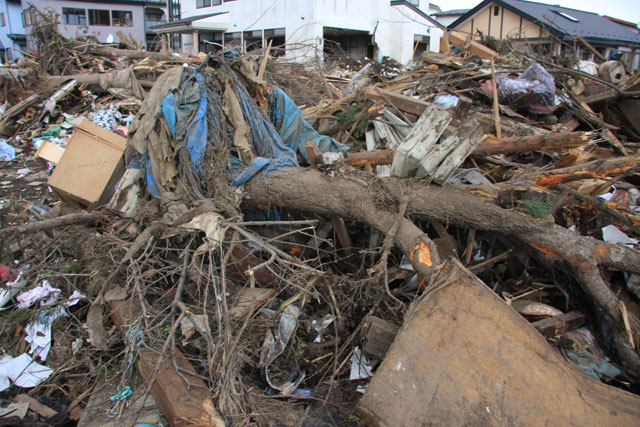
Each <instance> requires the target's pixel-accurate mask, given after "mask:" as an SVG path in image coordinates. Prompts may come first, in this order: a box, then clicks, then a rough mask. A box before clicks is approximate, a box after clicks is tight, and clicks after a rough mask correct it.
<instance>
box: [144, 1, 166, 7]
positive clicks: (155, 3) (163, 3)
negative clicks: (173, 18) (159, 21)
mask: <svg viewBox="0 0 640 427" xmlns="http://www.w3.org/2000/svg"><path fill="white" fill-rule="evenodd" d="M144 4H145V5H146V6H160V7H167V0H144Z"/></svg>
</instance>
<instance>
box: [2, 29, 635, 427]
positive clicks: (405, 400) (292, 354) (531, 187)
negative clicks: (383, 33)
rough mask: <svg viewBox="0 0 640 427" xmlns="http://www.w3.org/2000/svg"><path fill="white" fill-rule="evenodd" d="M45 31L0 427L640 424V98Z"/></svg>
mask: <svg viewBox="0 0 640 427" xmlns="http://www.w3.org/2000/svg"><path fill="white" fill-rule="evenodd" d="M51 19H53V18H51ZM43 22H44V23H43V24H42V27H40V28H39V31H40V33H41V34H43V37H46V38H48V39H50V40H52V41H53V42H52V43H41V44H40V45H39V49H41V50H36V51H34V52H33V53H32V55H33V56H32V58H31V59H30V60H27V61H25V63H24V64H22V68H11V67H5V68H3V69H2V70H0V71H2V73H0V75H1V76H2V78H3V80H2V81H3V83H4V82H6V80H5V77H6V78H11V79H12V78H17V79H18V81H21V82H22V83H21V84H23V85H24V86H25V91H24V92H23V93H21V94H20V96H18V97H13V98H11V99H5V101H6V103H7V104H6V108H5V110H4V112H3V114H2V116H1V117H0V127H1V129H0V132H1V133H2V137H3V138H5V139H4V140H3V141H2V145H0V148H1V151H0V152H1V153H2V159H3V160H0V173H1V174H2V180H1V181H0V185H1V187H0V215H1V221H2V229H0V237H1V240H2V245H1V249H2V252H1V255H2V256H1V258H0V262H1V263H2V264H3V265H2V266H1V268H0V277H1V280H2V288H1V291H0V292H1V294H0V308H1V309H2V312H1V313H0V328H1V330H2V332H3V333H2V337H3V338H2V341H1V344H0V347H1V348H2V349H3V351H4V355H3V357H2V358H1V359H0V387H1V388H2V395H0V398H1V400H0V406H1V407H2V409H0V411H2V412H1V413H0V417H1V418H0V419H2V420H3V421H5V419H7V420H9V419H12V420H13V422H19V421H16V419H14V418H12V417H18V418H19V419H24V420H26V422H34V423H35V422H38V421H42V422H47V423H49V424H54V425H63V424H64V425H75V424H76V423H78V424H79V425H94V424H95V425H106V424H107V423H108V422H120V423H123V424H130V425H135V424H137V423H141V422H142V421H143V420H144V422H145V423H150V424H155V425H159V424H160V423H165V422H166V423H168V424H169V425H218V426H223V425H227V424H229V425H272V424H279V425H352V424H353V425H357V424H359V423H361V422H368V423H371V424H376V425H378V424H380V425H382V424H401V425H415V424H419V423H426V422H427V421H428V422H430V423H434V424H470V423H483V424H484V423H487V424H514V423H517V424H539V423H540V420H541V419H542V420H544V421H543V423H545V424H568V423H575V422H576V421H575V420H582V421H583V422H584V423H592V422H593V421H592V420H594V419H595V420H599V421H601V423H603V424H604V423H611V422H612V421H613V422H617V423H620V424H622V423H624V424H632V423H635V422H636V421H635V420H637V419H638V415H639V409H638V408H640V405H638V402H639V398H638V396H637V393H638V392H639V391H640V389H639V388H638V385H639V384H640V383H639V379H640V358H639V356H638V337H639V331H640V321H639V319H640V305H639V304H638V298H640V279H639V277H640V253H639V252H638V251H637V249H636V246H637V245H638V242H639V239H640V227H639V225H640V216H639V215H640V208H639V207H638V203H639V201H638V199H639V197H640V190H639V189H638V188H637V186H638V184H639V182H638V175H637V174H638V170H637V165H638V149H639V148H640V146H639V145H638V141H640V135H639V134H640V132H639V130H638V128H637V125H638V121H637V112H638V111H640V108H639V104H640V100H638V95H640V91H638V87H639V85H640V74H638V73H637V72H636V73H635V74H631V75H627V74H626V73H625V78H624V79H620V78H619V76H620V74H621V73H622V72H621V71H620V69H619V68H616V67H615V64H609V63H603V64H599V65H598V64H595V63H592V64H584V63H577V62H576V63H575V64H570V63H569V64H568V63H567V61H566V58H564V59H563V60H562V61H561V60H559V59H557V58H555V59H554V58H539V57H536V56H534V55H533V54H523V53H519V52H515V51H512V50H510V49H509V46H508V45H507V46H506V47H504V48H505V49H507V50H506V51H505V52H504V53H503V54H500V55H499V54H497V53H496V52H494V51H492V50H491V49H489V48H488V47H486V46H484V45H482V44H480V43H477V42H473V43H460V42H458V41H457V39H456V34H451V35H449V36H450V37H449V41H451V42H452V43H453V44H458V45H461V46H460V48H457V49H456V51H457V52H458V53H454V52H453V51H451V52H450V51H448V50H447V51H446V52H445V53H434V52H424V53H423V54H422V55H421V56H420V58H415V60H414V61H413V63H412V65H411V67H410V68H409V69H407V70H405V71H401V70H400V69H399V67H398V66H395V65H393V64H388V63H387V64H386V65H384V66H380V65H379V64H376V63H372V62H369V63H358V64H356V65H357V67H354V63H353V62H352V61H343V62H342V63H340V61H338V62H337V63H335V64H330V63H327V64H316V65H313V64H307V65H304V66H303V65H300V64H291V63H287V62H286V61H285V59H284V58H272V57H270V55H269V53H268V49H267V52H265V53H266V54H263V55H258V54H256V51H254V52H252V54H251V55H243V54H241V53H240V52H239V51H238V50H234V49H232V50H227V51H224V52H219V53H218V54H216V55H210V56H205V55H201V56H198V57H195V58H184V57H180V56H177V55H175V54H171V53H168V52H160V53H151V52H145V51H142V50H132V49H118V48H114V47H111V46H99V45H95V44H93V43H90V42H88V41H82V40H64V39H62V38H61V37H60V35H59V34H57V32H56V31H55V26H54V25H51V22H52V21H47V20H45V19H44V18H43ZM40 33H39V34H40ZM129 42H131V41H129ZM128 47H129V48H131V47H135V46H128ZM46 49H55V52H54V53H55V55H56V57H55V60H53V61H52V62H50V63H47V64H45V63H43V62H42V61H43V60H44V59H43V58H44V56H43V55H45V53H44V52H45V51H46ZM47 52H48V51H47ZM49 53H50V52H49ZM33 64H40V66H41V67H40V68H37V67H34V66H33ZM347 65H348V67H347ZM394 67H395V68H398V70H397V71H395V70H394ZM583 70H588V72H587V71H583ZM594 70H598V71H594ZM614 70H616V71H614ZM5 71H6V72H7V73H8V74H6V76H5ZM44 72H46V73H48V74H42V73H44ZM596 73H597V74H596ZM34 75H35V76H36V77H35V78H34V77H33V76H34ZM28 76H31V77H28ZM612 76H613V77H612ZM28 78H30V79H32V80H27V79H28ZM39 82H44V83H39ZM7 93H8V92H7ZM9 95H10V94H9V93H8V95H7V97H8V96H9ZM11 96H13V95H11ZM496 384H498V385H497V386H496ZM496 387H498V389H496ZM22 389H26V390H22ZM25 393H26V394H25ZM158 408H159V410H160V412H161V415H160V414H159V413H158V411H157V409H158ZM154 410H155V412H154ZM7 422H9V421H7ZM65 423H66V424H65Z"/></svg>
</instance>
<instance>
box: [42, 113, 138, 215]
mask: <svg viewBox="0 0 640 427" xmlns="http://www.w3.org/2000/svg"><path fill="white" fill-rule="evenodd" d="M74 126H75V128H76V130H75V132H74V133H73V136H72V137H71V139H70V140H69V144H67V148H66V150H65V152H64V155H63V156H62V157H61V158H60V161H59V163H58V165H57V166H56V168H55V170H54V171H53V174H51V177H50V178H49V181H48V182H47V183H48V184H49V186H50V187H51V188H52V189H53V190H54V191H55V193H56V194H57V195H58V197H60V198H61V199H62V200H64V201H71V202H76V203H79V204H81V205H84V206H91V207H93V206H99V205H102V204H105V203H107V202H108V201H109V199H110V198H111V196H112V195H113V191H114V189H115V185H116V183H117V182H118V180H119V179H120V177H121V176H122V173H123V172H124V169H125V164H124V159H123V156H124V150H125V147H126V142H127V140H126V139H125V138H123V137H121V136H120V135H117V134H115V133H113V132H110V131H108V130H106V129H104V128H101V127H100V126H98V125H96V124H94V123H92V122H90V121H88V120H86V119H82V120H79V121H77V122H75V123H74Z"/></svg>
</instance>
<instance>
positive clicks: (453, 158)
mask: <svg viewBox="0 0 640 427" xmlns="http://www.w3.org/2000/svg"><path fill="white" fill-rule="evenodd" d="M449 140H452V141H453V142H449ZM480 142H482V125H481V124H480V123H479V122H478V121H477V120H476V119H473V118H472V119H470V120H468V121H466V122H465V123H463V124H462V126H461V127H460V128H459V129H458V131H457V132H456V133H455V134H452V135H450V136H449V137H447V138H446V139H445V141H443V144H444V143H448V144H450V145H451V146H453V147H454V148H453V149H452V150H451V151H449V152H448V153H447V154H446V156H444V158H443V159H442V163H440V165H439V166H438V168H437V169H436V170H435V171H434V172H432V173H430V175H431V177H432V178H433V180H434V181H435V182H437V183H438V184H444V183H445V182H446V181H447V179H449V177H450V176H451V175H452V174H453V172H455V170H456V169H457V168H458V166H460V165H461V164H462V162H464V161H465V159H466V158H467V157H468V156H469V155H470V154H471V153H472V152H473V150H474V149H475V148H476V147H477V146H478V145H479V144H480ZM425 160H426V159H425ZM421 166H422V165H421ZM420 174H421V169H420V168H419V169H418V175H417V176H418V177H419V176H420Z"/></svg>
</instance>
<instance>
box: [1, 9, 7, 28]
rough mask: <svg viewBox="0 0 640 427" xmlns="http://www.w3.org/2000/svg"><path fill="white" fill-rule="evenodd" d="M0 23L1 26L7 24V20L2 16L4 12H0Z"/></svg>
mask: <svg viewBox="0 0 640 427" xmlns="http://www.w3.org/2000/svg"><path fill="white" fill-rule="evenodd" d="M0 23H1V24H2V26H3V27H6V26H7V20H6V18H5V16H4V12H0Z"/></svg>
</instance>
